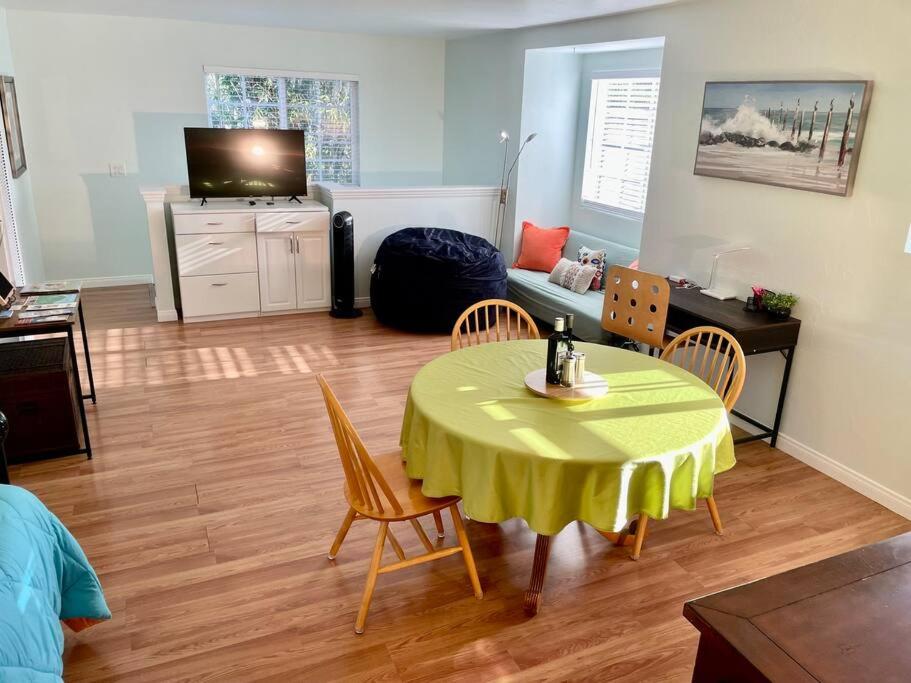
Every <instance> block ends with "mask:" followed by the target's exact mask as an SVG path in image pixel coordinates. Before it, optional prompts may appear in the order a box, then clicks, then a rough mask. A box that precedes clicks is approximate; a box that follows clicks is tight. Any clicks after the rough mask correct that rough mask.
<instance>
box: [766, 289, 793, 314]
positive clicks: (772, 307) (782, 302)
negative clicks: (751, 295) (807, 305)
mask: <svg viewBox="0 0 911 683" xmlns="http://www.w3.org/2000/svg"><path fill="white" fill-rule="evenodd" d="M797 301H798V297H797V296H795V295H794V294H787V293H784V294H777V293H775V292H769V291H766V292H765V294H764V295H763V297H762V304H763V306H764V307H765V309H766V310H767V311H768V312H769V316H771V317H772V318H775V319H777V320H787V319H788V318H790V317H791V309H792V308H794V304H796V303H797Z"/></svg>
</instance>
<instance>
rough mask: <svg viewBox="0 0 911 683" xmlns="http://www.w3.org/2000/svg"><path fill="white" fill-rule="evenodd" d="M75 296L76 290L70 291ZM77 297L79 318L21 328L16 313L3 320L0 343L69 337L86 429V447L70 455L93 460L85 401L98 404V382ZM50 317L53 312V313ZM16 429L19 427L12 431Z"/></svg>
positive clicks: (84, 437)
mask: <svg viewBox="0 0 911 683" xmlns="http://www.w3.org/2000/svg"><path fill="white" fill-rule="evenodd" d="M58 293H63V292H60V291H55V292H46V291H44V292H40V294H58ZM70 293H72V290H70ZM75 294H76V311H77V315H73V314H70V315H68V316H66V320H62V321H57V322H38V323H33V324H30V325H17V324H16V323H17V321H18V319H19V312H18V311H14V312H13V314H12V316H11V317H9V318H3V319H2V320H0V339H4V338H5V339H9V338H12V337H36V336H41V337H44V336H51V335H58V334H62V335H66V339H67V342H68V344H67V346H68V349H69V355H70V361H71V363H72V368H73V372H74V374H75V376H76V386H77V388H78V391H77V395H78V398H79V400H78V401H77V405H78V408H79V420H80V422H81V426H82V446H81V447H80V448H78V449H75V450H74V451H72V452H71V453H70V455H78V454H82V453H84V454H85V455H86V456H87V457H88V458H90V459H91V457H92V443H91V438H90V436H89V426H88V421H87V420H86V416H85V400H86V399H88V398H90V399H92V402H93V403H94V402H95V400H96V398H95V380H94V377H93V376H92V361H91V357H90V356H89V344H88V337H87V336H86V333H85V322H84V320H83V315H82V297H81V296H80V294H79V292H75ZM29 295H30V294H29V290H28V289H27V288H24V289H23V290H22V291H21V292H20V296H21V297H23V298H24V297H26V296H29ZM49 313H50V311H49ZM77 316H78V321H79V325H80V331H81V332H82V348H83V350H84V352H85V364H86V373H87V375H88V380H89V388H90V389H89V393H88V394H85V393H83V391H82V388H81V381H80V379H79V362H78V360H77V358H76V345H75V339H74V336H75V335H74V333H73V328H74V327H75V325H76V321H77ZM12 428H15V427H12Z"/></svg>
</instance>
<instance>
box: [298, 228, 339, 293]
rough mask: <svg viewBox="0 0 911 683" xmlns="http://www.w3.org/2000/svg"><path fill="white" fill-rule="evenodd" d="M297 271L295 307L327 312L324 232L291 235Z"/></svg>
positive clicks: (327, 251) (326, 258) (326, 260)
mask: <svg viewBox="0 0 911 683" xmlns="http://www.w3.org/2000/svg"><path fill="white" fill-rule="evenodd" d="M294 241H295V243H294V246H295V251H296V252H297V253H296V254H295V256H296V261H297V264H296V271H297V307H298V308H303V309H307V308H328V307H329V304H330V296H331V294H330V290H329V286H330V285H329V235H328V233H325V232H319V233H314V232H298V233H295V234H294Z"/></svg>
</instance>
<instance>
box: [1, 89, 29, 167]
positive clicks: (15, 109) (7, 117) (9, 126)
mask: <svg viewBox="0 0 911 683" xmlns="http://www.w3.org/2000/svg"><path fill="white" fill-rule="evenodd" d="M0 108H2V109H3V128H4V129H5V130H6V149H7V152H9V165H10V172H11V173H12V175H13V178H18V177H19V176H21V175H22V174H23V173H24V172H25V147H23V145H22V128H21V127H20V125H19V102H18V101H17V100H16V82H15V80H14V79H13V78H12V77H11V76H0Z"/></svg>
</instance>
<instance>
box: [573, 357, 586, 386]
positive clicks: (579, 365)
mask: <svg viewBox="0 0 911 683" xmlns="http://www.w3.org/2000/svg"><path fill="white" fill-rule="evenodd" d="M573 358H575V359H576V384H580V383H581V382H584V381H585V354H584V353H582V352H581V351H576V352H574V353H573Z"/></svg>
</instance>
